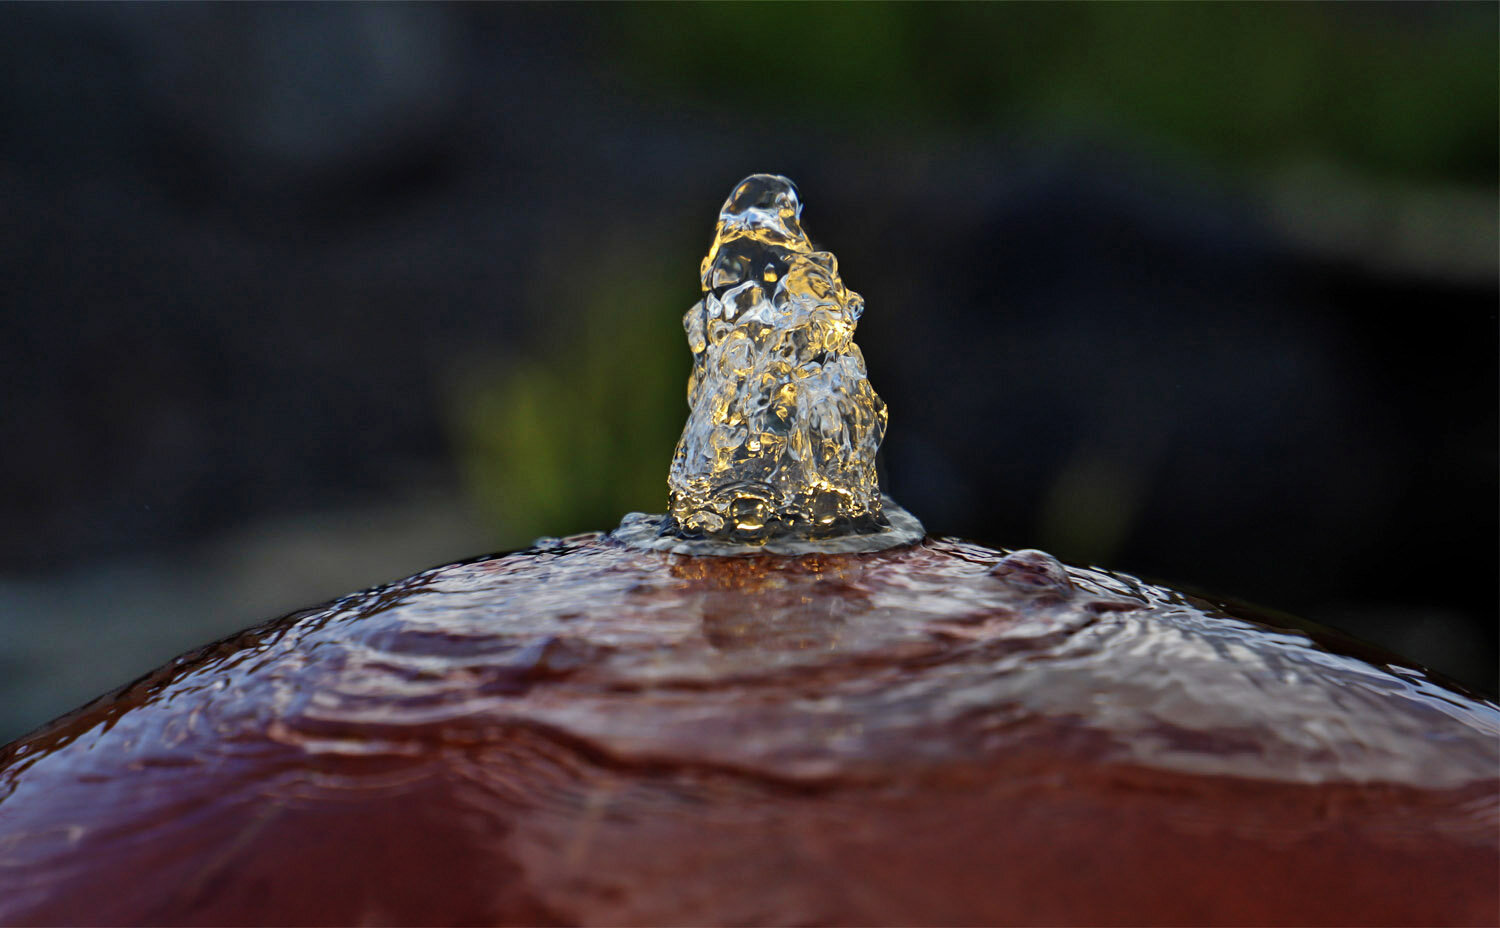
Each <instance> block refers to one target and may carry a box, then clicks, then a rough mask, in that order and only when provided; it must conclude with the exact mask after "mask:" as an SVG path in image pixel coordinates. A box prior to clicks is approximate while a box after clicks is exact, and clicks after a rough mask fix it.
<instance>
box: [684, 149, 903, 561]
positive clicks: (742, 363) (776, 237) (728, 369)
mask: <svg viewBox="0 0 1500 928" xmlns="http://www.w3.org/2000/svg"><path fill="white" fill-rule="evenodd" d="M801 215H802V203H801V200H800V199H798V196H797V188H796V186H795V185H793V184H792V182H791V181H790V180H788V179H786V178H785V177H781V176H780V175H775V174H754V175H751V176H750V177H747V178H745V179H744V180H742V181H740V183H739V184H738V185H736V186H735V188H734V191H733V192H732V193H731V194H730V195H729V199H727V200H725V202H724V206H723V208H722V209H721V210H720V212H719V222H718V226H717V227H716V229H715V233H714V240H713V244H712V245H711V246H710V247H709V251H708V254H707V256H706V257H704V259H703V266H702V279H703V289H704V291H705V293H706V295H705V296H704V297H703V299H702V300H700V301H699V302H698V303H697V304H696V305H694V306H693V308H692V309H690V310H688V312H687V315H686V316H684V317H683V327H684V328H685V329H686V330H687V336H688V345H689V347H690V348H691V349H692V352H693V371H692V375H691V378H690V380H689V382H688V403H689V405H690V407H691V410H692V411H691V412H690V413H689V415H688V420H687V425H686V426H685V427H684V428H683V431H682V438H681V440H680V441H679V442H678V444H677V450H676V453H675V454H674V455H673V458H672V467H671V472H670V474H669V476H668V486H669V488H670V494H671V513H670V515H671V525H670V528H671V529H672V530H673V533H674V534H676V535H678V536H681V537H686V538H709V539H715V540H719V541H724V542H730V543H738V544H747V543H748V544H763V543H765V542H766V541H768V540H771V539H775V538H778V537H783V538H784V537H788V536H790V537H794V538H798V539H816V538H830V537H834V536H840V535H869V534H880V533H882V532H886V531H888V530H889V526H890V520H889V519H888V518H887V516H886V514H885V512H884V510H883V501H882V497H881V493H880V484H879V480H878V478H877V476H876V472H875V452H876V450H877V449H878V448H879V447H880V442H881V439H882V438H884V437H885V428H886V408H885V403H884V402H882V401H881V399H880V397H879V396H877V395H876V393H875V390H874V389H873V388H872V387H871V386H870V381H869V379H868V378H867V377H866V373H865V360H864V356H863V355H862V354H861V353H860V350H859V346H858V345H856V344H855V343H854V327H855V325H856V324H857V323H858V321H859V317H860V314H861V313H862V312H863V311H864V300H863V299H862V298H861V297H860V295H859V294H858V293H855V292H854V291H852V290H849V289H848V288H847V287H845V286H844V282H843V280H842V279H841V278H840V276H839V271H838V261H837V259H835V258H834V256H833V255H832V254H831V253H829V252H826V251H817V250H815V249H814V248H813V245H812V243H811V242H810V241H809V240H808V237H807V234H806V233H805V232H804V231H803V229H802V224H801ZM913 521H914V520H913ZM918 529H920V526H918ZM917 537H920V531H919V532H918V535H917ZM907 540H915V539H907ZM893 543H900V542H893ZM881 546H882V547H884V546H888V544H887V545H881Z"/></svg>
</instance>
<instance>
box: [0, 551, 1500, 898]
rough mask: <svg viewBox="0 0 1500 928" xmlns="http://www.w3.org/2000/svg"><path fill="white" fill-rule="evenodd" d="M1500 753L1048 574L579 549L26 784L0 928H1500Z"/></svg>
mask: <svg viewBox="0 0 1500 928" xmlns="http://www.w3.org/2000/svg"><path fill="white" fill-rule="evenodd" d="M1497 739H1500V711H1497V708H1496V706H1495V705H1494V704H1492V703H1489V702H1486V701H1483V700H1479V699H1476V698H1472V697H1470V696H1468V695H1466V694H1463V693H1459V692H1456V691H1453V690H1451V689H1447V688H1445V687H1443V686H1441V685H1439V684H1438V683H1436V682H1434V681H1433V680H1431V679H1429V678H1428V677H1427V676H1426V675H1425V674H1424V673H1423V672H1422V671H1421V670H1419V669H1417V668H1411V667H1401V666H1387V665H1382V664H1374V663H1369V662H1367V661H1366V660H1363V659H1361V658H1359V657H1355V656H1352V655H1346V654H1340V653H1335V652H1332V651H1330V650H1327V649H1325V648H1324V647H1322V646H1320V645H1319V644H1317V643H1315V642H1313V641H1312V640H1310V639H1309V638H1308V637H1306V636H1305V635H1303V634H1300V633H1297V632H1293V631H1288V630H1283V629H1273V628H1269V627H1266V626H1262V625H1258V624H1255V623H1252V622H1249V621H1246V620H1242V619H1239V618H1235V617H1234V616H1231V615H1228V614H1226V613H1224V612H1221V611H1219V610H1217V609H1215V608H1213V607H1212V606H1210V605H1209V604H1207V603H1205V602H1202V601H1200V600H1195V599H1191V598H1188V597H1185V596H1183V595H1182V594H1179V593H1176V592H1173V591H1170V590H1166V589H1162V588H1159V587H1154V586H1150V585H1147V584H1144V583H1142V582H1140V581H1138V580H1135V579H1134V578H1130V577H1127V576H1123V575H1117V574H1111V573H1107V572H1103V571H1097V570H1084V569H1078V568H1071V567H1064V566H1063V565H1061V564H1059V563H1058V562H1056V561H1055V560H1053V559H1052V558H1050V557H1048V556H1047V555H1045V554H1042V553H1041V552H1035V551H1021V552H1013V553H1009V554H1008V555H1007V554H1006V553H1005V552H1000V551H995V550H991V549H987V548H983V547H979V546H976V545H971V544H966V543H963V542H957V541H953V540H928V541H926V542H924V543H922V544H920V545H917V546H913V547H908V548H901V549H894V550H890V551H885V552H880V553H876V554H865V555H803V556H797V557H778V556H764V557H738V558H694V557H684V556H680V555H672V554H666V553H659V552H650V551H642V550H639V549H630V548H627V547H625V546H623V545H621V544H619V543H617V542H614V541H612V540H610V539H608V538H607V537H604V538H602V537H600V536H597V535H590V536H578V537H576V538H572V539H563V540H559V541H556V542H554V543H549V545H548V546H547V547H541V548H533V549H530V550H528V551H524V552H518V553H516V554H511V555H506V556H499V557H494V558H487V559H481V560H476V561H472V562H464V563H459V564H454V565H449V566H446V567H440V568H435V569H433V570H429V571H425V572H423V573H420V574H417V575H415V576H413V577H411V578H408V579H406V580H403V581H400V582H397V583H394V584H389V585H387V586H384V587H380V588H376V589H373V590H370V591H366V592H362V593H357V594H354V595H351V596H348V597H344V598H343V599H340V600H337V601H335V602H333V603H331V604H329V605H327V606H326V607H319V608H316V609H312V610H307V611H304V612H300V613H295V614H293V615H290V616H288V617H286V618H283V619H280V620H278V621H275V622H271V623H268V624H266V625H263V626H260V627H258V628H255V629H251V630H249V631H247V632H245V633H243V634H241V635H239V636H237V637H234V638H231V639H227V640H225V641H223V642H220V643H218V644H215V645H211V646H209V647H207V648H204V649H202V650H201V651H198V652H194V653H192V654H189V655H184V656H183V657H182V658H179V659H178V660H177V661H176V662H174V663H173V664H171V665H168V666H166V667H164V668H162V669H161V670H159V671H157V672H156V673H154V674H152V675H150V676H148V677H145V678H143V679H142V680H140V681H138V682H137V683H135V684H133V685H132V686H130V687H127V688H125V689H124V690H122V691H120V692H119V693H116V694H111V695H110V696H107V697H104V698H102V699H101V700H99V701H97V702H95V703H93V704H91V705H90V706H87V707H84V708H83V709H81V710H79V711H78V712H76V713H74V714H73V715H71V716H68V717H65V718H63V719H61V720H59V721H58V722H56V723H54V724H53V725H51V726H49V727H47V728H44V729H42V730H40V731H39V732H36V733H34V734H33V735H31V736H29V737H28V738H25V739H22V740H20V741H18V742H15V743H13V744H12V745H10V746H8V747H6V748H4V749H0V923H4V924H28V923H56V922H73V923H99V922H104V923H142V922H145V923H161V924H168V923H171V924H178V923H197V924H203V923H245V922H249V923H319V922H324V923H369V922H381V923H391V922H395V923H446V924H453V923H480V922H493V923H519V924H567V923H609V924H664V923H697V924H702V923H716V924H719V923H772V922H774V923H789V922H792V923H810V922H816V923H851V924H869V923H886V924H930V923H1026V922H1033V923H1034V922H1045V923H1095V924H1097V923H1128V922H1157V923H1278V922H1280V923H1304V924H1305V923H1346V924H1347V923H1360V924H1370V923H1412V924H1416V923H1487V922H1490V921H1492V920H1493V918H1494V916H1495V913H1496V911H1497V905H1500V886H1497V881H1500V877H1497V868H1500V811H1497V793H1500V741H1497Z"/></svg>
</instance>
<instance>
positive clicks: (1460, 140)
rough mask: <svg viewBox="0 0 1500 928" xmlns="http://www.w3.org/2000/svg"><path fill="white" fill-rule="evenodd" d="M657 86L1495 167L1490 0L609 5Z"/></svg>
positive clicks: (1472, 175)
mask: <svg viewBox="0 0 1500 928" xmlns="http://www.w3.org/2000/svg"><path fill="white" fill-rule="evenodd" d="M609 9H610V12H611V13H612V15H613V17H614V25H615V33H616V35H617V36H618V40H617V41H614V42H611V43H610V46H609V49H610V51H612V52H613V53H614V54H616V55H618V65H619V67H620V68H621V70H623V71H624V72H625V73H627V74H629V75H632V76H633V77H634V78H635V79H636V80H637V81H638V82H639V84H640V86H641V87H642V88H643V89H648V90H650V91H651V92H653V93H663V94H667V95H669V96H676V97H679V98H681V99H684V100H688V99H692V100H697V101H700V102H704V103H709V104H718V105H721V106H726V107H728V106H733V107H748V108H751V109H758V108H765V109H768V110H772V111H775V112H776V113H777V114H778V115H781V116H784V117H786V118H788V119H796V118H797V117H802V118H804V119H805V120H806V121H807V122H808V123H809V124H811V125H822V126H829V125H832V126H835V127H838V128H843V129H849V130H866V131H869V132H874V133H880V134H888V133H901V134H924V135H931V136H935V137H942V136H954V135H958V136H966V135H972V134H974V133H975V132H982V131H983V130H984V129H986V128H998V127H1005V128H1007V129H1010V130H1012V131H1014V130H1015V129H1018V128H1023V129H1024V128H1026V127H1032V128H1035V129H1038V130H1040V131H1044V132H1056V131H1059V130H1068V129H1071V128H1075V127H1084V128H1087V129H1089V130H1103V131H1107V132H1111V133H1119V134H1125V135H1130V136H1135V137H1137V138H1140V139H1151V140H1155V141H1156V142H1158V143H1160V144H1165V145H1169V146H1180V147H1181V148H1183V149H1185V150H1187V151H1188V152H1190V153H1191V154H1193V155H1196V156H1198V157H1199V158H1201V159H1203V160H1206V161H1209V162H1213V163H1215V164H1219V165H1225V166H1229V165H1236V166H1251V167H1254V166H1265V165H1269V164H1275V163H1280V162H1284V161H1287V160H1316V161H1333V162H1338V163H1341V164H1344V165H1348V166H1350V167H1352V168H1355V169H1358V170H1360V171H1362V172H1365V173H1369V174H1373V175H1384V176H1400V177H1406V178H1411V179H1421V180H1429V181H1433V180H1445V181H1455V182H1477V183H1485V184H1490V183H1493V182H1494V176H1493V165H1494V163H1495V159H1496V149H1497V142H1496V133H1495V131H1494V126H1495V113H1494V110H1493V106H1492V105H1491V101H1492V100H1493V98H1494V90H1495V81H1496V75H1495V70H1494V60H1495V56H1494V45H1495V29H1496V8H1495V5H1494V4H1490V3H1456V4H1443V3H1431V4H1415V3H1379V4H1358V3H1066V2H1058V3H796V4H792V3H690V4H670V5H658V4H648V5H644V6H642V5H626V4H622V5H618V6H612V7H610V8H609Z"/></svg>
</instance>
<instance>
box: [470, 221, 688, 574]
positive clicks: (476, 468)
mask: <svg viewBox="0 0 1500 928" xmlns="http://www.w3.org/2000/svg"><path fill="white" fill-rule="evenodd" d="M610 252H611V258H609V259H607V260H606V261H605V262H604V263H602V264H599V265H595V266H594V267H593V268H592V271H593V275H594V276H590V277H580V276H568V275H565V274H558V275H551V274H549V275H545V276H546V278H547V279H549V280H552V281H555V282H556V283H557V285H558V287H559V289H558V292H556V293H553V294H549V295H547V296H546V297H539V299H543V300H544V301H547V302H550V303H554V304H555V305H554V307H553V308H555V310H556V312H555V313H553V314H552V315H556V316H557V317H560V318H561V319H563V320H565V324H560V325H558V326H556V327H554V328H553V329H552V330H551V331H550V332H548V333H547V334H546V335H545V336H543V338H542V339H541V341H543V342H546V343H548V344H550V348H549V349H548V350H547V351H545V352H544V353H543V354H541V355H539V356H535V357H528V358H520V359H512V360H509V361H506V362H504V363H501V362H493V363H489V364H485V363H480V364H478V365H476V366H474V367H471V369H470V370H469V371H468V372H467V373H465V374H462V375H460V376H459V377H458V378H457V379H456V382H455V384H454V386H453V390H454V394H453V397H452V400H451V401H450V403H449V404H448V405H449V409H450V417H451V421H450V431H451V433H452V435H453V436H454V440H455V443H456V445H457V457H458V461H459V466H460V468H461V471H462V474H463V478H464V481H465V483H466V485H467V486H468V487H469V491H470V493H471V494H472V495H473V497H474V498H475V500H476V502H477V503H478V505H479V507H480V510H481V511H482V512H483V513H484V515H485V517H486V518H487V520H488V521H489V522H490V523H491V524H492V525H493V526H494V527H495V530H496V535H497V543H498V544H500V545H502V546H504V547H516V546H521V545H525V544H528V543H530V542H531V541H532V540H533V539H535V538H537V537H540V536H543V535H567V534H572V533H575V532H583V531H592V530H598V529H607V528H613V527H614V526H615V525H617V524H618V523H619V521H620V517H621V516H622V515H624V514H625V513H626V512H631V511H644V512H661V511H664V510H665V507H666V495H667V490H666V473H667V466H668V464H669V463H670V461H671V456H672V450H673V448H674V447H675V445H676V441H677V436H678V433H679V432H680V431H681V429H682V423H683V420H684V419H685V418H686V415H687V402H686V394H687V373H688V366H689V363H688V352H687V348H686V345H685V341H684V336H683V334H682V325H681V318H682V313H683V312H685V311H686V309H687V307H688V306H689V305H691V301H692V299H694V298H695V297H693V296H692V293H693V290H692V285H693V284H694V283H695V281H693V280H692V279H691V278H688V279H687V280H686V281H674V280H668V279H667V278H666V276H665V275H664V270H665V268H668V267H676V266H678V265H682V264H690V263H691V262H687V261H678V262H666V263H663V264H661V265H659V266H653V265H652V263H651V262H650V261H648V260H646V259H645V257H644V256H643V255H641V254H639V253H638V251H637V246H635V245H632V244H631V243H628V242H618V243H616V244H615V245H614V246H612V248H611V249H610ZM608 280H613V281H619V282H622V283H621V284H620V285H618V286H610V287H604V288H597V289H595V286H594V285H596V284H597V283H598V282H599V281H608ZM684 284H685V285H686V286H684ZM541 315H544V316H545V315H548V313H546V312H543V313H541Z"/></svg>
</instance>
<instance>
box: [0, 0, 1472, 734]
mask: <svg viewBox="0 0 1500 928" xmlns="http://www.w3.org/2000/svg"><path fill="white" fill-rule="evenodd" d="M1497 9H1500V8H1497V6H1496V5H1495V4H1471V3H1457V4H1445V3H1427V4H1420V5H1418V4H1385V3H1382V4H1378V5H1372V6H1365V5H1360V4H1337V5H1323V4H1253V5H1238V4H1205V5H1186V4H1167V5H1142V4H1082V5H1073V4H998V5H946V4H944V5H938V4H932V5H928V4H921V5H903V4H891V5H873V4H872V5H816V4H810V5H796V6H792V5H781V4H757V5H748V6H742V5H735V4H711V5H701V6H700V5H686V4H684V5H654V4H653V5H626V4H620V5H609V6H602V7H587V6H572V5H569V6H563V5H555V6H554V5H542V6H533V5H522V4H497V5H476V6H469V5H465V6H439V5H420V6H407V5H394V4H391V5H343V4H340V5H329V6H322V5H300V4H299V5H286V6H283V5H274V4H254V5H238V4H235V5H227V4H226V5H219V4H205V5H144V6H138V5H129V6H126V5H77V6H74V5H29V4H28V5H21V4H7V5H4V6H0V61H3V62H4V66H3V67H0V214H3V221H0V378H3V384H4V391H3V394H0V396H3V399H0V486H3V488H4V489H3V492H0V741H4V740H7V739H9V738H11V737H13V736H17V735H20V734H21V733H23V732H24V731H25V730H27V729H29V728H31V727H32V726H35V725H37V724H40V723H42V722H44V721H46V720H47V719H48V718H50V717H52V716H54V715H56V714H58V713H60V712H63V711H65V710H67V709H69V708H71V707H73V706H74V705H76V704H78V703H80V702H82V701H84V700H86V699H88V698H90V697H92V696H94V695H97V694H98V693H100V692H102V691H104V690H106V689H108V688H111V687H113V686H116V685H118V684H121V683H124V682H126V681H127V680H129V679H130V678H132V677H134V676H135V675H137V674H139V673H142V672H144V671H146V670H148V669H150V668H151V667H153V666H155V665H156V664H158V663H160V662H162V661H164V660H166V659H168V658H170V657H172V656H173V655H175V654H177V653H179V652H181V651H183V650H185V649H187V648H190V647H192V646H195V645H198V644H201V643H203V642H205V641H207V640H209V639H212V638H214V637H218V636H220V635H223V634H227V633H229V632H232V631H235V630H237V629H239V628H241V627H244V626H246V625H249V624H252V623H254V622H257V621H260V620H262V619H265V618H269V617H272V616H274V615H277V614H279V613H282V612H285V611H288V610H291V609H293V608H296V607H300V606H303V605H307V604H310V603H312V602H315V601H319V600H322V599H326V598H330V597H333V596H337V595H340V594H342V593H345V592H348V591H350V590H353V589H355V588H360V587H364V586H368V585H372V584H375V583H379V582H382V581H385V580H389V579H393V578H396V577H400V576H404V575H406V574H409V573H412V572H414V571H416V570H418V569H421V568H424V567H427V566H431V565H433V564H437V563H441V562H444V561H447V560H452V559H455V558H459V557H464V556H469V555H474V554H479V553H482V552H486V551H494V550H502V549H506V548H512V547H518V546H524V545H525V544H527V543H529V542H530V540H531V539H533V538H534V537H536V536H538V535H543V534H546V535H563V534H568V533H572V532H578V531H584V530H591V529H605V528H610V527H613V526H614V525H615V524H616V523H617V522H618V520H619V518H620V516H621V515H622V514H623V513H624V512H626V511H629V510H646V511H662V509H663V507H664V504H665V499H664V497H665V482H664V481H665V474H666V467H667V462H668V459H669V457H670V454H671V451H672V446H673V443H674V442H675V440H676V436H677V433H678V431H679V430H680V428H681V426H682V422H683V419H684V416H685V413H686V406H685V402H684V390H685V378H686V372H687V367H688V351H687V346H686V342H685V339H684V337H683V333H682V330H681V316H682V314H683V312H684V311H685V310H686V309H687V308H688V307H689V306H690V305H691V304H692V303H693V302H694V301H695V300H696V299H697V298H698V296H699V293H698V281H697V277H698V262H699V259H700V258H701V256H702V254H703V251H704V250H705V249H706V247H707V245H708V242H709V239H710V236H711V233H712V227H713V221H714V217H715V214H716V211H717V209H718V206H719V204H720V203H721V201H722V200H723V198H724V197H725V196H726V195H727V194H728V192H729V191H730V189H731V188H732V186H733V185H734V183H735V182H736V181H737V180H739V179H740V178H741V177H742V176H744V175H746V174H749V173H752V172H756V171H770V172H778V173H784V174H787V175H788V176H790V177H792V178H793V179H794V180H796V181H797V183H798V184H799V186H800V187H801V190H802V193H803V198H804V201H805V202H806V204H807V206H806V211H805V213H804V218H805V221H806V224H807V228H808V229H809V231H810V232H811V233H812V234H813V236H814V238H815V239H817V240H818V241H819V242H820V243H821V244H823V245H824V246H825V247H827V248H829V249H831V250H833V251H834V252H835V253H836V254H837V255H838V257H839V259H840V261H841V266H842V270H843V274H844V278H845V280H846V281H847V282H848V284H849V285H850V286H851V287H853V288H854V289H856V290H858V291H860V292H861V293H863V294H864V296H865V298H866V300H867V304H868V310H867V312H866V314H865V316H864V319H863V321H862V322H861V325H860V329H859V335H858V338H859V342H860V344H861V345H862V346H863V348H864V351H865V354H866V357H867V359H868V362H869V367H870V371H871V380H872V382H873V383H874V385H875V387H876V389H877V390H879V392H880V393H881V394H882V395H883V396H884V398H885V399H886V401H887V403H888V404H889V407H890V414H891V428H890V431H889V433H888V437H887V440H886V444H885V450H884V455H885V459H884V462H883V466H884V473H885V480H886V486H887V488H888V489H889V490H890V492H891V493H892V494H893V495H894V496H895V497H896V498H897V499H898V500H900V502H901V503H902V504H903V505H905V506H906V507H907V508H909V509H911V510H912V511H913V512H915V513H917V514H918V515H919V516H920V517H921V518H922V519H923V520H924V521H925V522H926V524H927V526H928V528H929V529H930V530H932V531H934V532H936V533H949V534H957V535H962V536H967V537H969V538H973V539H975V540H978V541H982V542H986V543H989V544H992V545H996V546H1004V547H1041V548H1045V549H1047V550H1050V551H1052V552H1053V553H1055V554H1057V555H1058V556H1060V557H1062V558H1064V559H1066V560H1072V561H1076V562H1091V563H1096V564H1100V565H1103V566H1107V567H1112V568H1116V569H1121V570H1125V571H1129V572H1133V573H1137V574H1140V575H1143V576H1146V577H1149V578H1152V579H1156V580H1160V581H1163V582H1167V583H1171V584H1174V585H1179V586H1185V587H1188V588H1192V589H1201V590H1209V591H1215V593H1216V594H1218V595H1223V596H1226V597H1237V598H1240V599H1244V600H1249V601H1252V602H1257V603H1262V604H1265V605H1267V606H1271V607H1275V608H1278V609H1282V610H1286V611H1289V612H1292V613H1297V614H1300V615H1302V616H1305V617H1307V618H1309V619H1313V620H1316V621H1318V622H1322V623H1326V624H1328V625H1332V626H1334V627H1336V628H1339V629H1343V630H1345V631H1347V632H1349V633H1351V634H1353V635H1356V636H1358V637H1361V638H1364V639H1367V640H1369V641H1372V642H1375V643H1378V644H1381V645H1384V646H1386V647H1388V648H1391V649H1393V650H1395V651H1398V652H1401V653H1404V654H1408V655H1411V656H1412V657H1413V658H1415V659H1417V660H1419V661H1422V662H1425V663H1427V664H1429V665H1431V666H1433V667H1435V668H1437V669H1438V670H1440V671H1442V672H1444V673H1447V674H1449V675H1450V676H1452V677H1454V678H1456V679H1458V680H1460V681H1462V682H1464V683H1467V684H1468V685H1470V686H1472V687H1476V688H1478V689H1480V690H1482V691H1485V692H1488V693H1490V694H1493V693H1494V691H1495V688H1496V663H1497V662H1496V647H1497V645H1496V613H1495V594H1496V578H1497V572H1496V565H1497V563H1500V561H1497V524H1496V523H1497V511H1500V497H1497V473H1500V467H1497V445H1500V432H1497V416H1496V413H1497V405H1500V400H1497V396H1500V394H1497V385H1500V380H1497V355H1500V352H1497V334H1500V332H1497V319H1496V310H1497V297H1500V293H1497V258H1496V256H1497V212H1496V210H1497V88H1496V84H1497V73H1500V67H1497V52H1496V34H1497V27H1500V23H1497Z"/></svg>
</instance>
